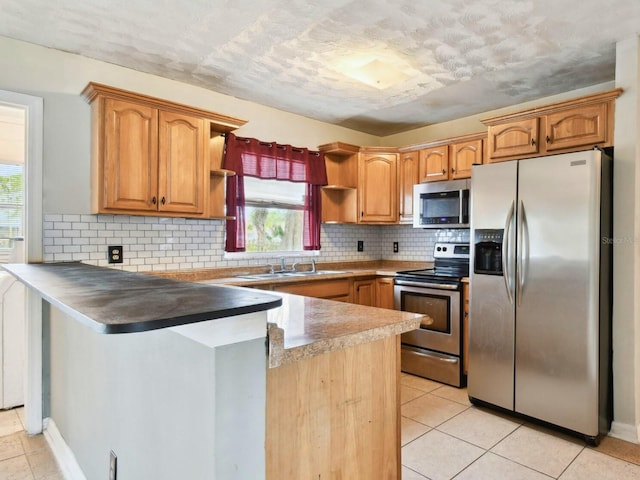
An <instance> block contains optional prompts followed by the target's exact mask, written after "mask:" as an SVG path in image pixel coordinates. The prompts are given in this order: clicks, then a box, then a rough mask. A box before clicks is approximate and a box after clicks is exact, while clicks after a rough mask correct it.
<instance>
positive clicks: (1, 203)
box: [0, 164, 24, 263]
mask: <svg viewBox="0 0 640 480" xmlns="http://www.w3.org/2000/svg"><path fill="white" fill-rule="evenodd" d="M23 186H24V165H7V164H0V262H2V263H4V262H6V261H7V259H8V258H9V256H10V254H11V252H12V251H13V248H14V240H13V239H15V238H19V237H22V236H23V235H24V232H23V226H22V223H23V222H22V216H23V210H24V195H23V192H24V189H23Z"/></svg>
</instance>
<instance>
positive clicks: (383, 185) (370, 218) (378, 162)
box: [358, 153, 398, 223]
mask: <svg viewBox="0 0 640 480" xmlns="http://www.w3.org/2000/svg"><path fill="white" fill-rule="evenodd" d="M397 166H398V156H397V154H395V153H389V154H377V153H376V154H374V153H363V154H361V157H360V168H359V170H358V192H359V195H358V196H359V207H360V219H359V222H361V223H367V222H372V223H396V222H397V221H398V181H397V170H396V169H397Z"/></svg>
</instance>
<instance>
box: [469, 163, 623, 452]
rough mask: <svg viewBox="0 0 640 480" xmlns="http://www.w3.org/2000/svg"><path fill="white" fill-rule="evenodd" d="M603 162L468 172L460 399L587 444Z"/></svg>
mask: <svg viewBox="0 0 640 480" xmlns="http://www.w3.org/2000/svg"><path fill="white" fill-rule="evenodd" d="M611 168H612V162H611V159H610V158H609V157H608V156H607V155H605V154H603V153H602V152H600V151H599V150H590V151H585V152H577V153H568V154H562V155H553V156H548V157H540V158H530V159H525V160H518V161H509V162H502V163H495V164H488V165H477V166H474V167H473V170H472V181H471V242H472V243H473V248H472V252H471V259H470V262H471V268H470V278H471V281H470V317H469V329H470V330H469V367H468V394H469V397H470V399H471V400H472V401H473V402H475V403H483V402H484V403H488V404H491V405H495V406H498V407H502V408H504V409H507V410H511V411H514V412H517V413H519V414H523V415H526V416H528V417H532V418H535V419H538V420H542V421H544V422H547V423H550V424H553V425H557V426H559V427H563V428H565V429H568V430H571V431H573V432H577V433H579V434H582V435H584V436H585V438H586V439H587V440H588V441H590V442H591V443H597V442H598V436H599V434H602V433H605V432H607V431H608V430H609V427H610V424H611V414H610V411H611V394H610V390H611V372H610V358H611V347H610V345H611V340H610V336H611V333H610V329H611V327H610V326H611V312H610V310H611V270H610V262H611V245H612V243H613V239H612V238H611Z"/></svg>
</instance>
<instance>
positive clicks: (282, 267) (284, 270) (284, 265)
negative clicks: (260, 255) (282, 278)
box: [280, 257, 287, 272]
mask: <svg viewBox="0 0 640 480" xmlns="http://www.w3.org/2000/svg"><path fill="white" fill-rule="evenodd" d="M280 271H281V272H286V271H287V264H286V263H285V261H284V257H280Z"/></svg>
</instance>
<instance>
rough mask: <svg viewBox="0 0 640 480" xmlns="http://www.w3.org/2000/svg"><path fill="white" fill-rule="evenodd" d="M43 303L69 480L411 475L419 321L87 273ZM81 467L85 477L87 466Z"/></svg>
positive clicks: (49, 390)
mask: <svg viewBox="0 0 640 480" xmlns="http://www.w3.org/2000/svg"><path fill="white" fill-rule="evenodd" d="M6 269H7V270H8V271H9V272H11V273H12V274H13V275H14V276H16V277H17V278H19V279H20V280H21V281H22V282H23V283H25V284H26V285H27V286H28V287H30V288H31V289H32V290H33V291H35V292H37V293H38V294H39V295H40V296H41V297H42V299H43V330H44V332H45V334H44V335H43V338H44V341H43V346H42V348H43V357H44V359H45V361H44V362H43V363H44V369H43V378H44V379H45V381H44V385H43V390H44V399H45V401H44V409H43V410H44V411H43V416H44V417H46V418H48V422H49V429H54V430H55V432H56V434H57V435H59V438H60V439H61V440H62V441H63V444H64V445H65V447H68V449H69V450H68V451H69V452H70V453H69V455H67V457H68V458H71V459H72V460H73V462H75V463H76V467H75V473H74V474H73V475H70V476H69V478H103V477H106V476H107V472H108V471H109V468H110V454H111V452H113V454H114V455H115V456H116V457H117V478H118V480H127V479H129V480H131V479H136V480H144V479H151V478H153V479H154V480H156V479H170V478H171V479H173V478H189V479H194V480H197V479H211V478H216V479H218V480H227V479H238V478H252V479H260V478H267V479H270V480H271V479H278V480H283V479H299V478H330V477H331V475H334V474H338V475H339V476H341V478H381V479H382V478H384V479H386V478H399V469H400V454H399V452H400V443H399V431H400V423H399V405H400V402H399V373H400V370H399V365H400V363H399V351H400V350H399V334H400V333H402V332H404V331H408V330H412V329H414V328H416V327H417V325H418V324H419V323H420V319H421V318H422V317H421V316H420V315H416V314H411V313H406V312H395V311H389V310H382V309H376V308H372V307H364V306H359V305H351V304H343V303H339V302H333V301H328V300H322V299H313V298H306V297H300V296H296V295H289V294H285V293H278V294H272V293H266V292H261V291H256V290H252V289H246V288H241V287H228V286H215V285H202V284H196V283H189V282H181V281H176V280H170V279H165V278H158V277H153V276H149V275H142V274H135V273H129V272H123V271H120V270H115V269H109V268H101V267H95V266H90V265H86V264H82V263H62V264H41V265H40V264H38V265H8V266H6ZM71 470H72V473H73V472H74V471H73V469H71Z"/></svg>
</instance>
